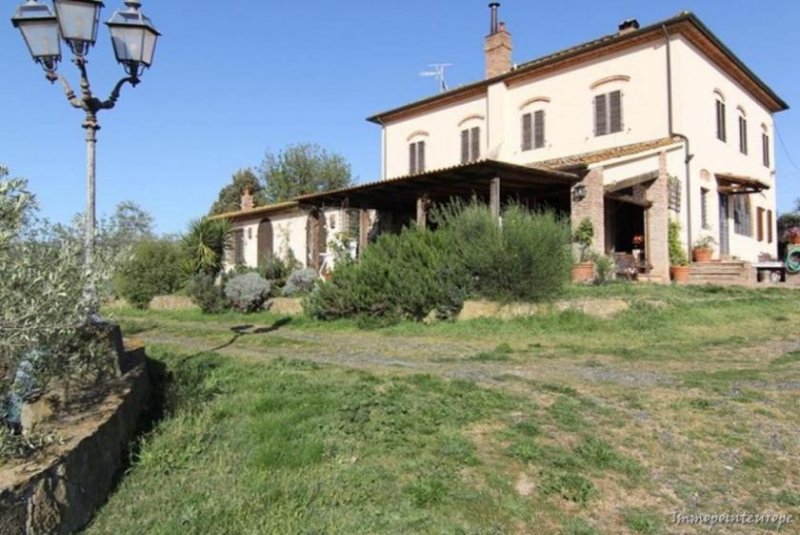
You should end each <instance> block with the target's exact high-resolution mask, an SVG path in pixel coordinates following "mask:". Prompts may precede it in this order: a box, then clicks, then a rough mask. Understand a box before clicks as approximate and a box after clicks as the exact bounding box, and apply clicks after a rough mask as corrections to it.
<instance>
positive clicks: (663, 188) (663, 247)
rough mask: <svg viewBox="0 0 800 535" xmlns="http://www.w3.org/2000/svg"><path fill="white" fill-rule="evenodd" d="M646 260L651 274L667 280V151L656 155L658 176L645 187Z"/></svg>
mask: <svg viewBox="0 0 800 535" xmlns="http://www.w3.org/2000/svg"><path fill="white" fill-rule="evenodd" d="M647 200H648V201H650V202H652V203H653V205H652V206H651V207H650V208H649V209H648V210H647V245H646V247H647V261H648V262H649V263H650V264H651V265H652V266H653V270H652V272H651V273H652V274H653V275H654V276H656V277H661V278H662V279H663V281H664V282H669V242H668V236H669V173H667V153H666V152H661V153H660V154H659V155H658V178H657V179H656V181H655V182H653V183H652V184H651V185H650V187H649V188H647Z"/></svg>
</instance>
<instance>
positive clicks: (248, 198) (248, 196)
mask: <svg viewBox="0 0 800 535" xmlns="http://www.w3.org/2000/svg"><path fill="white" fill-rule="evenodd" d="M239 208H240V209H241V210H242V211H245V210H252V209H253V208H254V203H253V193H252V191H251V190H250V186H245V187H244V191H242V199H241V201H240V202H239Z"/></svg>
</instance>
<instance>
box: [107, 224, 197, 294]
mask: <svg viewBox="0 0 800 535" xmlns="http://www.w3.org/2000/svg"><path fill="white" fill-rule="evenodd" d="M180 259H181V251H180V245H179V244H177V243H175V242H172V241H169V240H146V241H143V242H140V243H138V244H137V245H136V246H135V247H134V250H133V255H132V256H131V258H130V259H129V260H128V261H127V262H125V263H124V264H123V265H122V266H121V267H120V268H119V269H118V270H117V272H116V274H115V277H114V286H115V289H116V291H117V293H119V295H121V296H122V297H124V298H125V299H126V300H127V301H128V302H129V303H130V304H131V305H133V306H134V307H136V308H147V306H148V304H149V303H150V300H151V299H152V298H153V297H155V296H157V295H166V294H171V293H173V292H175V291H176V290H178V289H179V288H180V285H181V282H182V280H183V272H182V271H181V266H180V264H181V262H180Z"/></svg>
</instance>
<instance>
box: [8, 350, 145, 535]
mask: <svg viewBox="0 0 800 535" xmlns="http://www.w3.org/2000/svg"><path fill="white" fill-rule="evenodd" d="M126 356H127V357H128V359H135V365H134V366H133V367H132V368H131V369H130V370H129V371H128V372H127V373H126V374H124V375H123V376H122V377H121V378H119V379H118V380H117V381H116V382H115V384H114V385H112V387H111V388H110V391H109V392H108V394H107V395H106V396H105V398H104V399H103V400H102V401H100V402H99V403H96V404H93V405H92V406H91V407H90V408H88V409H85V410H84V411H82V412H80V413H75V414H70V415H68V416H66V417H62V418H60V419H59V420H58V421H57V422H54V423H53V424H52V425H48V427H47V432H48V435H50V436H54V437H59V438H60V440H58V441H57V442H58V443H57V444H55V445H52V446H50V447H47V448H46V449H45V450H43V451H42V452H41V453H39V454H37V455H36V456H35V457H33V458H32V459H28V460H24V461H18V462H12V463H9V464H6V465H4V466H2V467H1V468H0V535H6V534H8V535H12V534H13V535H17V534H19V533H31V534H37V533H48V534H49V533H72V532H75V531H76V530H78V529H80V528H82V527H83V526H85V525H86V524H87V523H88V522H89V521H90V520H91V518H92V516H93V515H94V513H95V512H96V511H97V509H98V508H99V506H100V505H101V504H103V503H104V502H105V501H106V499H107V497H108V494H109V493H110V492H111V490H112V489H113V487H114V484H115V480H116V477H117V474H119V472H120V470H121V469H122V468H123V467H124V465H125V463H126V461H127V452H128V445H129V443H130V442H131V440H132V439H133V438H134V436H135V433H136V431H137V428H138V425H139V422H140V418H141V416H142V413H143V411H144V409H145V406H146V405H147V403H148V400H149V394H150V385H149V380H148V374H147V369H146V362H145V355H144V349H143V348H138V349H133V350H129V351H128V352H127V355H126Z"/></svg>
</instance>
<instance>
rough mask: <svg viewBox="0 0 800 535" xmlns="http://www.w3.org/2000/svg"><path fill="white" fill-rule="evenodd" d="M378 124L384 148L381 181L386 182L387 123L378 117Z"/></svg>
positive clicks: (382, 149)
mask: <svg viewBox="0 0 800 535" xmlns="http://www.w3.org/2000/svg"><path fill="white" fill-rule="evenodd" d="M378 122H379V123H380V125H381V143H382V145H383V147H381V152H382V154H381V160H383V161H382V162H381V180H386V158H387V154H386V123H384V122H383V119H381V118H380V117H378Z"/></svg>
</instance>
